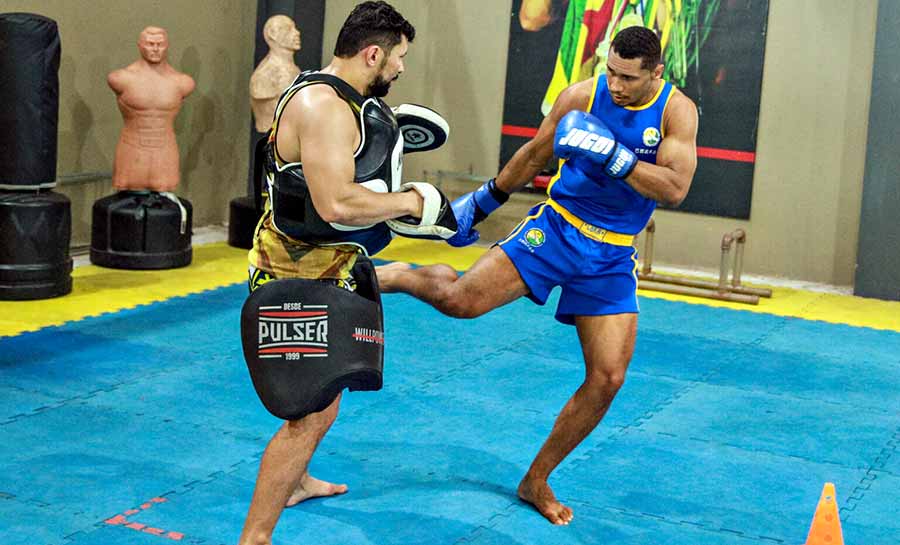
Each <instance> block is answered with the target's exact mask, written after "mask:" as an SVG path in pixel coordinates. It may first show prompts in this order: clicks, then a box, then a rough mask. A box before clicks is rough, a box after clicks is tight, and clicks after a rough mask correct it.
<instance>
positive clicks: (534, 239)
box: [525, 228, 546, 248]
mask: <svg viewBox="0 0 900 545" xmlns="http://www.w3.org/2000/svg"><path fill="white" fill-rule="evenodd" d="M544 240H546V238H545V237H544V232H543V231H541V230H540V229H538V228H531V229H529V230H528V231H527V232H526V233H525V242H527V243H528V245H529V246H531V247H532V248H537V247H539V246H543V245H544Z"/></svg>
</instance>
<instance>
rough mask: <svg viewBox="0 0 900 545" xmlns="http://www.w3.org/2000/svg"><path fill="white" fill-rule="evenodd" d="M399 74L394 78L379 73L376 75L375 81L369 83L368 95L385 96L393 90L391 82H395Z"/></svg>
mask: <svg viewBox="0 0 900 545" xmlns="http://www.w3.org/2000/svg"><path fill="white" fill-rule="evenodd" d="M398 77H399V76H395V77H394V78H393V79H387V78H385V77H384V76H383V75H382V74H378V75H377V76H376V77H375V81H373V82H372V83H370V84H369V89H368V92H367V93H366V96H370V97H378V98H383V97H386V96H387V94H388V92H389V91H390V90H391V83H393V82H394V80H396V79H397V78H398Z"/></svg>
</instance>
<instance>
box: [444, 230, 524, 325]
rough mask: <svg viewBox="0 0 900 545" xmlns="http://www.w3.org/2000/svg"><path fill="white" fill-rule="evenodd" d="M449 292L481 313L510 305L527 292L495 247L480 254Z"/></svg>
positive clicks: (506, 259)
mask: <svg viewBox="0 0 900 545" xmlns="http://www.w3.org/2000/svg"><path fill="white" fill-rule="evenodd" d="M453 289H455V290H459V294H460V295H461V296H463V297H465V298H466V299H467V300H469V301H472V302H473V303H474V304H475V305H476V306H477V307H478V308H479V309H480V310H481V311H482V312H487V311H488V310H491V309H495V308H497V307H500V306H503V305H505V304H507V303H510V302H512V301H514V300H516V299H518V298H519V297H522V296H523V295H526V294H527V293H528V287H527V286H526V285H525V282H523V281H522V277H521V276H520V275H519V271H518V270H516V267H515V265H513V263H512V261H511V260H510V259H509V257H508V256H507V255H506V253H504V252H503V250H501V249H500V248H499V247H497V246H494V247H493V248H491V249H490V250H488V251H487V252H486V253H485V254H484V255H482V256H481V257H480V258H479V259H478V261H476V262H475V264H474V265H472V267H471V268H470V269H469V270H468V271H466V272H465V273H464V274H463V275H462V276H461V277H460V278H459V280H457V281H456V282H454V283H453Z"/></svg>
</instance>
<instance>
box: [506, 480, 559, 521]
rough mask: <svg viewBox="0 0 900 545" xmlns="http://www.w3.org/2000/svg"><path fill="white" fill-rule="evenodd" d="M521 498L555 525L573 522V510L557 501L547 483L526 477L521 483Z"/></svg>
mask: <svg viewBox="0 0 900 545" xmlns="http://www.w3.org/2000/svg"><path fill="white" fill-rule="evenodd" d="M518 492H519V497H520V498H522V499H523V500H524V501H527V502H528V503H530V504H531V505H533V506H534V507H535V509H537V510H538V512H540V514H542V515H544V518H546V519H547V520H549V521H550V522H552V523H553V524H569V523H570V522H572V516H573V515H572V510H571V509H570V508H568V507H566V506H565V505H563V504H561V503H559V502H558V501H557V500H556V496H555V495H554V494H553V490H551V489H550V486H549V485H548V484H547V481H544V480H539V479H529V478H528V476H527V475H526V476H525V478H524V479H522V482H521V483H519V491H518Z"/></svg>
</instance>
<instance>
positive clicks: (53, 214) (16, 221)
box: [0, 191, 72, 301]
mask: <svg viewBox="0 0 900 545" xmlns="http://www.w3.org/2000/svg"><path fill="white" fill-rule="evenodd" d="M71 228H72V216H71V206H70V202H69V199H68V197H66V196H65V195H62V194H59V193H54V192H52V191H45V192H40V193H38V192H34V191H30V192H6V191H0V299H2V300H7V301H25V300H31V299H48V298H50V297H59V296H60V295H65V294H67V293H69V292H71V291H72V276H71V274H72V258H71V257H69V239H70V235H71Z"/></svg>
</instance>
